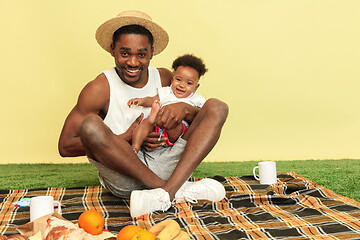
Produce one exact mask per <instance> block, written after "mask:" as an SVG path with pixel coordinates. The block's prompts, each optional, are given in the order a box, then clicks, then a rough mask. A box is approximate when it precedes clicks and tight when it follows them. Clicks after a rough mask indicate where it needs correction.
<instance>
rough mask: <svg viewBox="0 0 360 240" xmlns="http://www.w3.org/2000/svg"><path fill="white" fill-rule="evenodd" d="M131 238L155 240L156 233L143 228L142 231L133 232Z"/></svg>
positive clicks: (135, 239) (134, 239) (132, 239)
mask: <svg viewBox="0 0 360 240" xmlns="http://www.w3.org/2000/svg"><path fill="white" fill-rule="evenodd" d="M131 240H156V235H155V234H154V233H152V232H149V231H147V230H145V229H143V230H142V231H140V232H137V233H135V235H134V236H133V237H132V238H131Z"/></svg>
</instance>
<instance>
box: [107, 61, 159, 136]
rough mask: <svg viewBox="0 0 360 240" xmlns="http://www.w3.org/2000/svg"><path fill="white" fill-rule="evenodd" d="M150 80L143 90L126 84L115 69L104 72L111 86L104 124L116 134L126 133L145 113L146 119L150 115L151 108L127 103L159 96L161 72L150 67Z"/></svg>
mask: <svg viewBox="0 0 360 240" xmlns="http://www.w3.org/2000/svg"><path fill="white" fill-rule="evenodd" d="M148 72H149V78H148V82H147V84H146V85H145V86H144V87H143V88H133V87H131V86H129V85H127V84H126V83H124V82H123V81H122V80H121V79H120V77H119V75H118V74H117V73H116V71H115V68H111V69H109V70H106V71H104V74H105V76H106V78H107V80H108V82H109V85H110V102H109V109H108V112H107V114H106V117H105V119H104V123H105V124H106V125H107V126H108V127H109V128H110V129H111V130H112V132H113V133H114V134H121V133H124V132H125V131H126V130H127V129H128V128H129V127H130V125H131V124H132V123H133V122H134V121H135V119H136V118H137V117H138V116H140V114H141V113H144V117H148V116H149V114H150V108H149V107H147V108H145V107H137V106H131V107H130V108H129V106H128V105H127V102H128V101H129V100H130V99H132V98H143V97H148V96H149V97H153V96H155V95H156V94H157V89H158V88H160V87H161V79H160V74H159V71H158V70H157V69H156V68H154V67H151V66H149V67H148Z"/></svg>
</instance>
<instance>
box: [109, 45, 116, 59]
mask: <svg viewBox="0 0 360 240" xmlns="http://www.w3.org/2000/svg"><path fill="white" fill-rule="evenodd" d="M110 48H111V50H110V54H111V56H113V57H115V55H114V49H115V46H114V43H112V44H111V45H110Z"/></svg>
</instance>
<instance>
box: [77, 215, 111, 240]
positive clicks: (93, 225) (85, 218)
mask: <svg viewBox="0 0 360 240" xmlns="http://www.w3.org/2000/svg"><path fill="white" fill-rule="evenodd" d="M78 224H79V227H81V228H82V229H84V231H85V232H87V233H90V234H92V235H98V234H100V233H101V232H102V231H103V229H104V225H105V219H104V217H103V215H102V214H101V213H100V212H98V211H96V210H93V209H92V210H87V211H85V212H83V213H82V214H81V215H80V217H79V219H78Z"/></svg>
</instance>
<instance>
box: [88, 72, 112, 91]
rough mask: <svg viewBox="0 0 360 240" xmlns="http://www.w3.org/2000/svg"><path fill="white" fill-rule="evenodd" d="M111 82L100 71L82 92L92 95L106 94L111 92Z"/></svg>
mask: <svg viewBox="0 0 360 240" xmlns="http://www.w3.org/2000/svg"><path fill="white" fill-rule="evenodd" d="M109 89H110V87H109V83H108V80H107V78H106V76H105V74H104V73H100V74H99V75H98V76H97V77H96V78H95V79H94V80H92V81H90V82H89V83H88V84H86V86H85V87H84V89H83V91H82V92H85V93H86V94H91V95H92V96H98V94H101V95H102V96H106V95H108V94H109V91H110V90H109Z"/></svg>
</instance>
